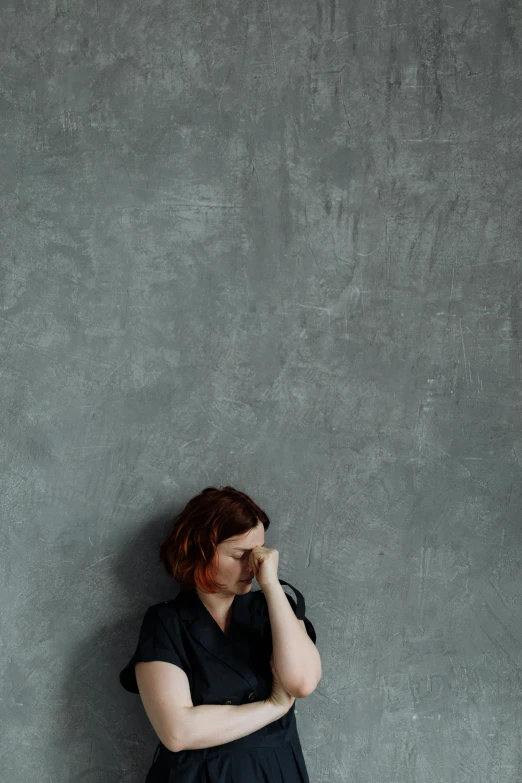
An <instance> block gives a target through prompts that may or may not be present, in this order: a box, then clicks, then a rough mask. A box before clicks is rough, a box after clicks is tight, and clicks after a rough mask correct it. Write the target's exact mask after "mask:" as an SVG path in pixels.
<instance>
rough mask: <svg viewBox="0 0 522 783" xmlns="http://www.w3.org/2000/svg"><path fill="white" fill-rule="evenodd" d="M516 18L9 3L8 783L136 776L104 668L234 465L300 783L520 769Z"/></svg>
mask: <svg viewBox="0 0 522 783" xmlns="http://www.w3.org/2000/svg"><path fill="white" fill-rule="evenodd" d="M521 8H522V7H521V5H520V4H518V3H515V2H513V1H512V0H503V2H493V0H478V1H477V0H475V2H464V1H461V0H455V2H453V3H451V4H449V3H448V4H446V3H441V2H437V1H434V0H421V2H418V1H417V2H412V1H411V0H409V1H408V2H402V3H397V2H391V1H390V2H383V3H379V4H375V3H365V2H362V0H353V2H349V3H348V2H345V3H338V2H335V0H333V2H327V3H321V2H311V3H305V2H297V0H291V1H290V2H285V3H276V2H275V1H274V0H263V1H262V2H258V3H255V2H248V1H247V2H227V0H225V2H217V1H216V0H214V1H213V2H202V1H201V2H197V0H179V1H176V2H164V1H163V0H149V2H143V3H139V2H137V0H129V1H128V2H123V3H122V2H118V3H117V2H108V3H102V2H99V0H94V1H93V2H85V1H84V0H77V2H62V1H61V0H47V2H40V3H37V2H34V0H32V1H31V0H24V1H23V2H15V0H4V2H3V3H2V7H1V11H0V31H1V32H0V35H1V53H0V63H1V74H2V76H1V83H0V133H1V145H0V171H1V177H0V180H1V181H0V205H1V216H2V217H1V256H2V262H1V271H0V308H1V309H0V335H1V336H0V345H1V361H2V363H1V370H0V372H1V376H0V380H1V383H0V404H1V409H2V417H1V449H0V453H1V465H2V478H3V481H2V485H3V491H2V517H3V524H2V528H1V529H2V536H1V551H2V561H3V564H2V573H1V590H2V599H1V600H2V613H1V614H2V619H1V645H2V656H1V666H2V676H1V702H0V715H1V721H0V723H1V725H2V732H1V735H2V739H1V745H2V748H1V752H0V757H1V765H2V767H3V773H2V779H3V780H6V781H9V783H22V781H23V782H24V783H25V782H26V781H36V780H38V781H39V783H51V781H52V783H68V782H69V781H77V780H78V781H79V780H82V781H93V783H94V781H96V783H106V782H107V781H114V782H116V781H118V782H119V783H138V782H139V781H143V779H144V776H145V771H146V769H147V768H148V766H149V764H150V760H151V757H152V753H153V750H154V747H155V745H156V739H155V736H154V734H153V732H152V729H151V727H150V725H149V723H148V720H147V718H146V716H145V714H144V712H143V709H142V706H141V703H140V700H139V697H133V696H131V695H129V694H127V693H126V692H125V691H123V690H122V689H121V688H120V686H119V683H118V678H117V677H118V671H119V668H120V667H121V665H123V663H125V662H126V660H127V658H128V657H129V652H130V651H132V650H131V648H132V649H133V645H134V644H135V639H136V631H137V625H138V624H139V620H140V618H141V615H142V613H143V611H144V609H145V608H146V607H147V606H148V605H149V604H151V603H154V602H155V601H157V600H162V599H163V598H164V597H169V596H171V595H172V594H173V590H174V593H175V591H176V588H175V585H173V583H171V582H170V581H169V580H168V577H167V576H166V575H164V574H162V572H161V570H160V567H159V565H158V564H157V560H156V557H157V544H158V542H159V541H160V540H161V538H162V536H163V534H164V533H165V531H166V529H167V526H168V520H169V515H170V514H172V512H173V511H177V510H178V509H179V508H181V506H182V505H183V504H184V503H185V502H186V501H187V500H188V499H189V498H190V497H191V496H192V495H193V494H195V493H196V492H198V491H199V490H200V489H202V488H203V487H204V486H206V485H208V484H211V483H212V484H218V485H219V484H225V483H231V484H234V485H236V486H238V487H239V488H241V489H244V490H245V491H247V492H249V493H250V494H251V495H252V496H253V497H254V499H255V500H256V501H257V502H259V503H260V504H261V505H262V506H263V507H264V508H265V509H266V511H267V512H268V513H269V514H270V515H271V517H272V520H273V523H272V527H271V529H270V531H269V535H268V536H267V542H269V545H270V546H274V547H276V548H278V549H279V550H280V576H281V577H282V578H284V579H287V580H288V581H290V582H292V583H294V584H296V586H298V587H299V589H301V590H302V591H303V593H304V594H305V597H306V600H307V608H308V614H309V617H310V619H312V621H313V622H314V624H315V626H316V629H317V635H318V647H319V649H320V651H321V654H322V661H323V679H322V681H321V683H320V684H319V686H318V688H317V690H316V691H315V692H314V694H313V695H312V696H310V697H309V698H307V699H305V700H302V701H300V702H298V707H297V715H298V726H299V731H300V735H301V740H302V744H303V749H304V754H305V758H306V761H307V765H308V768H309V771H310V778H311V781H312V782H313V783H341V782H346V783H348V782H349V783H355V781H357V783H359V782H360V783H471V782H472V783H516V782H518V781H520V779H521V777H522V761H521V759H522V747H521V733H520V726H521V695H522V687H521V667H522V652H521V650H522V631H521V629H522V623H521V620H522V612H521V604H520V593H521V572H522V569H521V565H522V564H521V559H522V533H521V482H520V473H521V471H520V468H521V463H522V429H521V416H520V414H521V399H522V398H521V382H522V367H521V351H520V334H521V333H520V330H521V299H520V294H521V280H522V271H521V264H520V248H521V234H522V225H521V219H520V218H521V204H522V187H521V162H520V161H521V157H520V150H521V141H522V139H521V135H522V134H521V103H520V95H521V59H520V52H521V38H522V13H521ZM242 783H244V782H242Z"/></svg>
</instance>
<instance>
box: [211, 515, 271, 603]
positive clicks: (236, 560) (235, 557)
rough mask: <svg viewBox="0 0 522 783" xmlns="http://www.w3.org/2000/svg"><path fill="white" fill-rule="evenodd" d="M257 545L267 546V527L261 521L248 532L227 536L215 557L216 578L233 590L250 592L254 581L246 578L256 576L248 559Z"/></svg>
mask: <svg viewBox="0 0 522 783" xmlns="http://www.w3.org/2000/svg"><path fill="white" fill-rule="evenodd" d="M256 546H265V529H264V527H263V523H262V522H261V521H260V522H258V525H257V527H255V528H253V529H252V530H249V531H248V532H247V533H243V535H241V536H233V537H232V538H227V539H226V540H225V541H222V542H221V543H220V544H218V547H217V553H216V559H215V565H217V566H218V570H217V572H216V576H215V578H216V580H217V581H218V582H220V583H221V584H224V585H227V588H228V590H231V591H232V592H238V591H240V592H248V590H250V588H251V586H252V582H246V581H244V580H246V579H250V578H253V576H254V572H253V570H252V569H251V568H250V566H249V563H248V561H249V557H250V553H251V551H252V549H253V548H254V547H256Z"/></svg>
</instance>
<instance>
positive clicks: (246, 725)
mask: <svg viewBox="0 0 522 783" xmlns="http://www.w3.org/2000/svg"><path fill="white" fill-rule="evenodd" d="M284 714H285V710H282V709H281V707H279V706H277V705H274V704H273V702H271V701H269V700H268V699H264V700H263V701H254V702H251V703H250V704H237V705H236V704H200V705H198V706H197V707H187V708H186V712H185V715H184V719H183V720H182V721H181V722H180V725H181V732H180V737H179V738H178V739H177V740H175V743H174V744H175V747H173V748H172V750H174V751H179V750H191V749H196V748H210V747H213V746H214V745H223V744H224V743H225V742H231V741H232V740H235V739H238V738H239V737H246V736H247V734H252V732H254V731H257V729H262V728H263V726H267V725H268V724H269V723H272V722H273V721H275V720H278V719H279V718H281V717H282V716H283V715H284Z"/></svg>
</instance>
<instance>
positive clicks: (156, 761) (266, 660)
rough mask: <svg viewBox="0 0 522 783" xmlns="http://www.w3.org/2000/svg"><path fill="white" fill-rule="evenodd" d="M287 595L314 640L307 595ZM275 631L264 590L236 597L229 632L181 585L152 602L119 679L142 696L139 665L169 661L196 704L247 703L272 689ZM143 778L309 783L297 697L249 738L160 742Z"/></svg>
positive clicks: (169, 782)
mask: <svg viewBox="0 0 522 783" xmlns="http://www.w3.org/2000/svg"><path fill="white" fill-rule="evenodd" d="M279 581H280V583H281V584H283V585H288V587H290V588H291V589H292V590H293V591H294V593H295V595H296V597H297V601H296V600H294V599H293V598H292V597H291V596H290V595H289V594H288V593H286V597H287V598H288V601H289V602H290V605H291V607H292V609H293V611H294V613H295V615H296V617H298V619H300V620H304V623H305V627H306V631H307V633H308V636H309V637H310V639H311V640H312V641H313V642H314V644H315V642H316V633H315V629H314V626H313V625H312V623H311V622H310V620H309V619H308V618H307V617H306V616H305V601H304V598H303V596H302V594H301V593H300V592H299V591H298V590H297V589H296V588H295V587H292V585H291V584H289V582H285V581H284V580H283V579H280V580H279ZM271 655H272V633H271V628H270V618H269V614H268V605H267V603H266V599H265V595H264V593H263V591H262V590H256V591H249V592H248V593H245V594H244V595H236V596H234V600H233V604H232V618H231V622H230V628H229V631H228V634H225V633H224V632H223V631H222V629H221V628H220V626H219V625H218V623H217V622H216V620H214V618H213V617H212V615H211V614H210V612H209V611H208V609H207V608H206V606H205V605H204V604H203V602H202V601H201V599H200V598H199V596H198V594H197V593H196V591H195V590H194V589H190V588H184V589H182V590H180V592H179V593H178V595H177V596H176V598H174V599H173V600H171V601H163V602H162V603H158V604H154V605H153V606H150V607H149V608H148V609H147V610H146V612H145V615H144V617H143V621H142V624H141V629H140V634H139V639H138V645H137V647H136V651H135V653H134V655H133V656H132V658H131V660H130V661H129V663H128V664H127V665H126V666H125V668H124V669H122V670H121V672H120V683H121V685H122V686H123V687H124V688H125V689H126V690H127V691H129V692H130V693H139V690H138V686H137V682H136V673H135V669H134V667H135V665H136V663H138V662H140V661H167V662H168V663H172V664H174V665H175V666H179V667H180V668H182V669H183V671H184V672H185V673H186V675H187V677H188V680H189V684H190V692H191V696H192V703H193V705H194V707H197V706H198V705H200V704H234V705H239V704H249V703H252V702H254V701H262V700H264V699H267V698H268V697H269V696H270V693H271V691H272V670H271V668H270V657H271ZM145 783H310V779H309V777H308V773H307V769H306V765H305V760H304V757H303V752H302V748H301V743H300V740H299V734H298V731H297V724H296V718H295V702H294V703H293V704H292V707H291V708H290V709H289V710H288V712H287V713H286V714H285V715H283V717H281V718H279V719H278V720H274V721H272V722H271V723H268V724H267V725H266V726H263V727H262V728H260V729H258V730H257V731H254V732H252V733H251V734H248V735H247V736H245V737H240V738H239V739H235V740H231V741H230V742H226V743H224V744H221V745H213V746H211V747H208V748H194V749H186V750H180V751H177V752H174V751H171V750H169V749H168V748H167V747H165V745H163V743H162V742H159V744H158V746H157V748H156V752H155V754H154V758H153V760H152V765H151V767H150V769H149V771H148V773H147V777H146V780H145Z"/></svg>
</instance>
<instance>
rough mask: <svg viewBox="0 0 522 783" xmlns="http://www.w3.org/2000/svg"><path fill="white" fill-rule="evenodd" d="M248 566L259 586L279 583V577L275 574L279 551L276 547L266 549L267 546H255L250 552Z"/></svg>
mask: <svg viewBox="0 0 522 783" xmlns="http://www.w3.org/2000/svg"><path fill="white" fill-rule="evenodd" d="M248 566H249V568H250V570H251V571H252V572H253V573H254V576H255V577H256V579H257V582H258V584H259V586H260V587H268V586H269V585H271V584H279V578H278V576H277V569H278V566H279V552H278V551H277V549H268V547H265V546H255V547H254V548H253V549H252V551H251V552H250V557H249V559H248Z"/></svg>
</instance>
